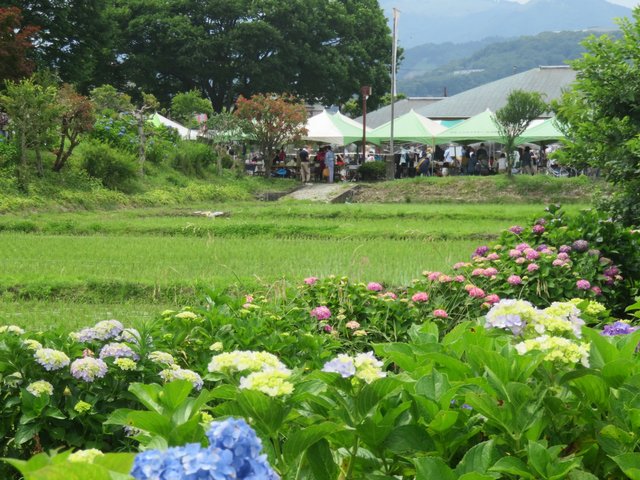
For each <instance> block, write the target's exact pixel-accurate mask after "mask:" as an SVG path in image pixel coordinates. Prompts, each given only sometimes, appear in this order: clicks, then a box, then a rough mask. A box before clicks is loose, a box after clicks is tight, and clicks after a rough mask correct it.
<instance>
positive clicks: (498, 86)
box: [367, 65, 576, 124]
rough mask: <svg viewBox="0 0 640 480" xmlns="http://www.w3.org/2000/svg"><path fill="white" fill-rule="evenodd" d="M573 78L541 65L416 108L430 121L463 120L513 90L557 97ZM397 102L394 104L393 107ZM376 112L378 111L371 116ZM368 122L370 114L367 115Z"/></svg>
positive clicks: (502, 101)
mask: <svg viewBox="0 0 640 480" xmlns="http://www.w3.org/2000/svg"><path fill="white" fill-rule="evenodd" d="M575 79H576V72H575V70H573V69H571V68H570V67H569V66H565V65H560V66H541V67H537V68H532V69H531V70H527V71H526V72H522V73H518V74H515V75H511V76H509V77H505V78H502V79H500V80H496V81H494V82H490V83H487V84H485V85H481V86H479V87H476V88H472V89H471V90H467V91H464V92H462V93H459V94H457V95H454V96H452V97H447V98H445V99H443V100H441V101H439V102H436V103H433V104H431V105H427V106H424V107H422V108H416V109H415V110H416V112H417V113H419V114H420V115H424V116H425V117H428V118H430V119H432V120H451V119H465V118H469V117H472V116H474V115H477V114H478V113H481V112H483V111H485V110H486V109H487V108H488V109H489V110H491V111H492V112H495V111H497V110H499V109H500V108H502V107H504V106H505V105H506V103H507V97H508V96H509V93H510V92H511V91H513V90H524V91H529V92H540V93H542V94H543V95H544V97H543V99H544V100H545V101H546V102H549V101H551V100H553V99H556V98H559V97H560V95H561V94H562V92H563V91H564V90H566V89H568V88H569V87H570V85H571V83H572V82H573V81H574V80H575ZM399 103H400V102H397V103H396V108H397V106H398V104H399ZM385 108H386V107H385ZM381 110H382V109H381ZM375 113H377V112H374V113H372V115H374V114H375ZM389 116H390V114H389V113H387V117H386V120H387V121H389V120H390V118H389ZM551 116H552V114H551V112H548V113H547V114H545V115H543V116H542V117H543V118H548V117H551ZM368 123H369V114H367V124H368Z"/></svg>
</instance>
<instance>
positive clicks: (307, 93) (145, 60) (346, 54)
mask: <svg viewBox="0 0 640 480" xmlns="http://www.w3.org/2000/svg"><path fill="white" fill-rule="evenodd" d="M115 4H116V7H117V8H115V9H114V12H115V13H114V18H115V19H116V20H117V21H118V22H119V25H120V30H121V32H122V35H121V48H120V50H119V52H120V55H119V57H118V58H119V59H120V61H121V64H120V66H119V68H121V69H122V70H123V72H124V74H125V76H126V78H127V80H129V81H132V82H135V84H136V85H138V86H139V87H140V88H143V89H144V90H145V91H148V92H153V93H154V94H155V95H157V97H158V98H159V99H160V100H161V101H163V102H168V101H169V99H170V98H171V97H173V96H174V95H175V94H176V93H177V92H184V91H188V90H191V89H194V88H195V89H198V90H200V91H202V92H204V94H205V96H206V97H207V98H208V99H209V100H211V102H212V104H213V107H214V109H215V110H216V111H220V110H221V108H222V107H227V108H229V107H231V106H233V104H234V102H235V100H236V99H237V98H238V96H239V95H243V96H244V97H246V98H248V97H250V96H251V95H253V94H255V93H265V92H271V91H288V92H291V93H292V94H295V95H297V96H299V97H301V98H304V99H306V100H308V101H314V102H315V101H320V102H323V103H326V104H330V103H336V104H340V103H343V102H345V101H347V100H348V99H349V98H350V97H351V96H352V95H353V94H354V93H355V92H358V91H359V90H360V87H361V86H362V85H372V86H373V92H374V96H373V97H372V98H371V99H370V103H371V107H372V108H373V107H375V106H376V102H377V98H378V97H377V96H379V95H382V94H383V93H384V92H387V91H388V90H389V84H390V78H389V73H390V64H391V35H390V31H389V27H388V25H387V22H386V19H385V17H384V13H383V11H382V10H381V8H380V6H379V5H378V2H377V0H343V1H340V2H336V1H330V0H288V1H286V2H277V1H273V0H217V1H215V2H213V1H208V2H203V1H199V0H184V1H181V2H166V1H159V0H117V1H116V2H115Z"/></svg>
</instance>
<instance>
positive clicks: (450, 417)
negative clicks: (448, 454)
mask: <svg viewBox="0 0 640 480" xmlns="http://www.w3.org/2000/svg"><path fill="white" fill-rule="evenodd" d="M459 415H460V413H459V412H454V411H451V410H440V411H439V412H438V413H437V414H436V416H435V418H434V419H433V420H432V421H431V423H429V428H430V429H431V430H433V431H434V432H436V433H444V432H446V431H447V430H449V429H450V428H451V427H453V426H454V425H455V423H456V421H457V420H458V416H459Z"/></svg>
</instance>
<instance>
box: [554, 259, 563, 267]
mask: <svg viewBox="0 0 640 480" xmlns="http://www.w3.org/2000/svg"><path fill="white" fill-rule="evenodd" d="M564 264H565V261H564V260H561V259H560V258H556V259H555V260H554V261H553V262H552V263H551V265H553V266H554V267H561V266H563V265H564Z"/></svg>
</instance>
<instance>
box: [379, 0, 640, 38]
mask: <svg viewBox="0 0 640 480" xmlns="http://www.w3.org/2000/svg"><path fill="white" fill-rule="evenodd" d="M379 4H380V6H381V8H382V9H383V10H384V11H385V14H386V15H387V18H389V19H391V18H392V16H393V14H392V10H393V8H394V7H396V8H398V10H400V16H399V20H398V39H399V45H400V46H401V47H403V48H405V49H407V48H411V47H415V46H417V45H422V44H426V43H446V42H452V43H466V42H474V41H478V40H482V39H485V38H487V37H503V38H508V37H519V36H522V35H535V34H537V33H540V32H547V31H569V30H571V31H577V30H584V29H604V30H611V29H615V28H617V25H616V23H615V20H614V19H615V18H621V17H629V18H630V17H631V9H629V8H626V7H623V6H620V5H614V4H612V3H608V2H606V1H605V0H529V2H527V3H524V4H520V3H517V2H513V1H509V0H447V1H446V2H443V1H442V0H379ZM390 22H391V20H390ZM390 25H391V23H390Z"/></svg>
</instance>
